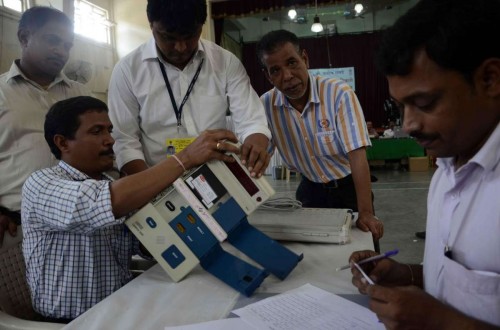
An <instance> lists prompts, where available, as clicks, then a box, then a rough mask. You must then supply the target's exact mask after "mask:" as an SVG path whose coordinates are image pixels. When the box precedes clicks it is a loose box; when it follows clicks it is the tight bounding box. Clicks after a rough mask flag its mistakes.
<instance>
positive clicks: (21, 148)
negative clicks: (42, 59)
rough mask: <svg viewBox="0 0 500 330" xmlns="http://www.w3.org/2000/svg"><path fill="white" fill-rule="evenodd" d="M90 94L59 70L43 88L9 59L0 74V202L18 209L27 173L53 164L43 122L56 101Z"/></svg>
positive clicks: (10, 207) (53, 160)
mask: <svg viewBox="0 0 500 330" xmlns="http://www.w3.org/2000/svg"><path fill="white" fill-rule="evenodd" d="M79 95H90V92H89V91H88V89H87V88H86V87H85V86H84V85H82V84H80V83H78V82H75V81H72V80H69V79H68V78H67V77H66V76H65V75H64V74H63V73H61V74H59V75H58V76H57V77H56V78H55V79H54V81H53V82H52V83H51V84H50V86H49V87H48V88H47V90H45V89H43V88H42V87H41V86H40V85H38V84H37V83H36V82H34V81H32V80H29V79H28V78H27V77H26V76H25V75H24V74H23V73H22V72H21V70H19V68H18V66H17V65H16V63H15V62H14V63H12V66H11V67H10V70H9V71H8V72H6V73H4V74H2V75H1V76H0V180H1V184H0V205H2V206H5V207H7V208H9V209H11V210H13V211H18V210H20V209H21V189H22V186H23V183H24V181H25V180H26V179H27V178H28V176H29V175H30V174H31V173H32V172H34V171H36V170H38V169H41V168H45V167H50V166H53V165H55V164H56V159H55V158H54V157H53V156H52V153H51V152H50V149H49V146H48V145H47V142H45V138H44V130H43V125H44V122H45V115H46V114H47V111H48V110H49V108H50V107H51V106H52V105H53V104H54V103H56V102H57V101H60V100H64V99H67V98H70V97H73V96H79Z"/></svg>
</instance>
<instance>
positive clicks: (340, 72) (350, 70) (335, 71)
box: [309, 66, 356, 90]
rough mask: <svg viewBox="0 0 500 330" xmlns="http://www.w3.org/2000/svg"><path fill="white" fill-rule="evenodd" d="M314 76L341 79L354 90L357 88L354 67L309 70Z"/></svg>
mask: <svg viewBox="0 0 500 330" xmlns="http://www.w3.org/2000/svg"><path fill="white" fill-rule="evenodd" d="M309 72H310V73H311V74H312V75H313V76H322V77H329V78H339V79H342V80H343V81H345V82H346V83H347V84H348V85H349V86H351V88H352V89H353V90H356V88H355V80H354V67H352V66H351V67H347V68H328V69H309Z"/></svg>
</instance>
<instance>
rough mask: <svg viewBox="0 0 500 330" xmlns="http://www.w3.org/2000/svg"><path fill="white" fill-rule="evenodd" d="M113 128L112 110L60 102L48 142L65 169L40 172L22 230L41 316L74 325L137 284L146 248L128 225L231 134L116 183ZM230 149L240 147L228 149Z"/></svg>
mask: <svg viewBox="0 0 500 330" xmlns="http://www.w3.org/2000/svg"><path fill="white" fill-rule="evenodd" d="M112 130H113V125H112V124H111V121H110V120H109V117H108V110H107V107H106V104H105V103H103V102H101V101H99V100H98V99H95V98H92V97H87V96H81V97H75V98H70V99H68V100H64V101H60V102H58V103H56V104H55V105H54V106H53V107H52V108H51V109H50V110H49V112H48V114H47V117H46V120H45V139H46V141H47V143H48V145H49V146H50V149H51V151H52V153H53V154H54V156H55V157H56V158H57V159H60V162H59V163H58V165H57V166H55V167H52V168H45V169H43V170H39V171H36V172H34V173H33V174H32V175H31V176H30V177H29V178H28V180H26V183H25V184H24V186H23V200H22V228H23V234H24V241H23V254H24V258H25V262H26V276H27V280H28V284H29V286H30V289H31V296H32V301H33V307H34V309H35V310H36V311H37V312H39V313H40V314H42V315H43V316H45V317H47V318H49V320H51V321H56V322H68V321H71V320H72V319H74V318H75V317H77V316H79V315H80V314H82V313H83V312H85V311H86V310H87V309H89V308H90V307H92V306H93V305H95V304H97V303H98V302H99V301H101V300H102V299H104V298H105V297H107V296H108V295H110V294H111V293H113V292H114V291H116V290H118V289H119V288H120V287H122V286H123V285H125V284H126V283H127V282H128V281H129V280H131V279H132V274H131V273H130V271H129V268H130V267H129V266H130V258H131V256H132V254H133V253H137V252H139V250H138V248H139V242H138V240H137V239H135V238H134V237H133V235H132V234H131V233H130V232H129V231H128V230H127V229H126V227H125V225H124V224H123V222H124V221H125V216H126V215H127V214H129V212H131V211H133V210H135V209H138V208H140V207H142V206H143V205H145V204H146V203H147V202H149V201H150V200H151V199H152V198H153V197H154V196H156V195H157V194H158V193H159V192H161V191H162V190H164V189H165V188H167V187H168V186H169V185H170V184H172V182H173V181H175V180H176V179H177V178H178V177H179V176H181V175H182V173H183V172H184V171H185V170H187V169H190V168H192V167H195V166H197V165H201V164H203V163H205V162H207V161H209V160H212V159H219V160H223V161H229V162H231V161H234V159H233V158H232V157H229V156H226V155H225V154H223V153H221V152H219V150H217V148H216V146H217V143H218V141H220V140H228V141H231V142H235V141H236V140H237V139H236V137H235V136H234V134H233V133H232V132H230V131H227V130H211V131H204V132H202V133H201V134H200V136H199V137H198V138H197V139H195V140H194V141H193V142H192V143H191V144H190V145H189V146H188V147H187V148H185V149H184V150H183V151H181V152H179V153H177V154H175V155H173V156H172V157H169V158H168V159H165V160H163V161H161V162H160V163H158V164H157V165H155V166H152V167H151V168H149V169H147V170H145V171H143V172H141V173H137V174H135V175H130V176H127V177H124V178H122V179H119V180H117V181H114V182H111V181H110V180H109V178H108V177H107V176H106V175H105V174H103V172H105V171H109V170H110V169H111V168H112V167H113V160H114V153H113V144H114V140H113V138H112V137H111V132H112ZM222 147H223V148H224V149H226V150H228V151H231V152H235V151H237V149H238V148H236V147H235V146H233V145H231V144H227V143H224V144H223V146H222Z"/></svg>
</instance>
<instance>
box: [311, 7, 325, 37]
mask: <svg viewBox="0 0 500 330" xmlns="http://www.w3.org/2000/svg"><path fill="white" fill-rule="evenodd" d="M315 4H316V15H315V16H314V23H313V25H312V26H311V31H312V32H315V33H318V32H321V31H323V25H322V24H321V23H320V22H319V16H318V0H316V1H315Z"/></svg>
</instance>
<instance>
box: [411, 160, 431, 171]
mask: <svg viewBox="0 0 500 330" xmlns="http://www.w3.org/2000/svg"><path fill="white" fill-rule="evenodd" d="M408 164H409V165H408V168H409V170H410V172H425V171H428V170H429V158H428V157H427V156H425V157H410V158H409V159H408Z"/></svg>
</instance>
